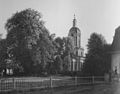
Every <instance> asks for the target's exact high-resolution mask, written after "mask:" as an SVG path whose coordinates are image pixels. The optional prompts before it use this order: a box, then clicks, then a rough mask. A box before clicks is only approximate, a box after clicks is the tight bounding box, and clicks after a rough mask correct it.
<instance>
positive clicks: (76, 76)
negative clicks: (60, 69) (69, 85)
mask: <svg viewBox="0 0 120 94" xmlns="http://www.w3.org/2000/svg"><path fill="white" fill-rule="evenodd" d="M75 85H77V76H75Z"/></svg>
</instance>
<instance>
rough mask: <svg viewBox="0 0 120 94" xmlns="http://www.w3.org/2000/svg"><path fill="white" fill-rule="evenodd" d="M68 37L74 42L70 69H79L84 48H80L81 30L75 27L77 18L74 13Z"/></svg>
mask: <svg viewBox="0 0 120 94" xmlns="http://www.w3.org/2000/svg"><path fill="white" fill-rule="evenodd" d="M68 37H71V38H72V40H73V43H74V55H75V57H74V58H73V62H72V64H70V65H71V71H80V70H81V66H82V65H81V64H82V63H83V55H84V49H83V48H81V31H80V29H79V28H78V27H77V20H76V18H75V15H74V19H73V26H72V28H71V29H70V30H69V34H68Z"/></svg>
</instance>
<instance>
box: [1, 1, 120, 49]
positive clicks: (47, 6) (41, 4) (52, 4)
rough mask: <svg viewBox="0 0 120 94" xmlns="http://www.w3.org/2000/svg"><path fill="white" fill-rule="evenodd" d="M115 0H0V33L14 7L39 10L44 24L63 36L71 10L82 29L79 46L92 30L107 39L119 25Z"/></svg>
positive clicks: (110, 39) (69, 21)
mask: <svg viewBox="0 0 120 94" xmlns="http://www.w3.org/2000/svg"><path fill="white" fill-rule="evenodd" d="M119 5H120V1H119V0H0V33H3V35H4V37H5V34H6V31H5V29H4V25H5V23H6V22H7V19H8V18H9V17H11V16H12V15H13V14H14V13H16V11H21V10H24V9H26V8H32V9H35V10H37V11H39V12H41V13H42V15H43V20H44V21H45V25H46V27H47V28H48V30H49V31H50V32H51V33H55V34H56V36H60V37H63V36H67V35H68V32H69V29H70V28H71V27H72V20H73V16H74V14H75V15H76V19H77V27H79V28H80V30H81V33H82V42H81V43H82V46H83V47H84V48H86V44H87V41H88V38H89V37H90V34H91V33H92V32H97V33H101V34H102V35H103V36H105V39H106V40H107V42H108V43H111V42H112V40H113V36H114V30H115V28H117V27H118V26H119V25H120V11H119V10H120V6H119Z"/></svg>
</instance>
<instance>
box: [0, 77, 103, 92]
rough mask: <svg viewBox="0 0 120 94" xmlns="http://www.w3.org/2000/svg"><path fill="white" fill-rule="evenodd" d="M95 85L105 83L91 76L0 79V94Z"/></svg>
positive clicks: (101, 78) (99, 78) (100, 78)
mask: <svg viewBox="0 0 120 94" xmlns="http://www.w3.org/2000/svg"><path fill="white" fill-rule="evenodd" d="M96 83H105V79H104V77H103V76H101V77H95V76H92V77H46V78H41V77H24V78H3V79H0V92H3V91H12V90H26V89H35V88H52V87H59V86H70V85H82V84H96Z"/></svg>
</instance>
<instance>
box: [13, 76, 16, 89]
mask: <svg viewBox="0 0 120 94" xmlns="http://www.w3.org/2000/svg"><path fill="white" fill-rule="evenodd" d="M15 88H16V83H15V78H14V77H13V89H14V90H15Z"/></svg>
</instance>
